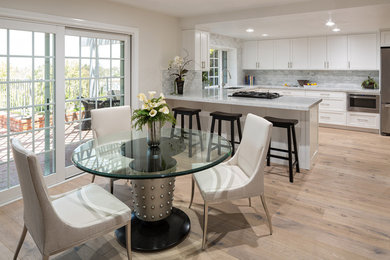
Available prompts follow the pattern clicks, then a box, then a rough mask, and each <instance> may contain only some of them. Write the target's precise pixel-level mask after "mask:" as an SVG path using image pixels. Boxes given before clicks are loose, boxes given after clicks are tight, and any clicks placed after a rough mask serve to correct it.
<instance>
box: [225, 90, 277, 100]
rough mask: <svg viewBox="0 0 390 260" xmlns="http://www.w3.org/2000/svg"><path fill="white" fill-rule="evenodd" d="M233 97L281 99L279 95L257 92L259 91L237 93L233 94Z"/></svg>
mask: <svg viewBox="0 0 390 260" xmlns="http://www.w3.org/2000/svg"><path fill="white" fill-rule="evenodd" d="M232 97H249V98H265V99H274V98H278V97H280V94H279V93H272V92H271V93H270V92H257V91H237V92H234V93H233V94H232Z"/></svg>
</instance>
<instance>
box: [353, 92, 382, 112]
mask: <svg viewBox="0 0 390 260" xmlns="http://www.w3.org/2000/svg"><path fill="white" fill-rule="evenodd" d="M347 108H348V111H356V112H366V113H379V95H367V94H362V93H348V97H347Z"/></svg>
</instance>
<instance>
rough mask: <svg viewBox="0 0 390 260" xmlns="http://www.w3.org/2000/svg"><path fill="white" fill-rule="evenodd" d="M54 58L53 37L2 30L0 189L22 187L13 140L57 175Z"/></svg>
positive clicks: (23, 31) (0, 29)
mask: <svg viewBox="0 0 390 260" xmlns="http://www.w3.org/2000/svg"><path fill="white" fill-rule="evenodd" d="M55 59H56V56H55V34H54V33H49V32H40V31H38V30H37V31H36V30H18V29H10V28H4V27H3V28H0V190H5V189H9V188H11V187H14V186H16V185H18V184H19V181H18V177H17V173H16V167H15V163H14V160H13V155H12V152H11V147H10V144H9V141H10V139H12V138H18V139H19V140H20V141H21V142H22V143H23V144H24V146H25V147H26V148H27V149H28V150H31V151H33V152H35V153H36V154H37V155H38V158H39V160H40V163H41V165H42V168H43V172H44V175H51V174H53V173H54V172H55V161H56V160H55V148H56V142H55V122H56V118H55V112H54V111H55V109H56V106H55V90H56V79H55V62H56V61H55Z"/></svg>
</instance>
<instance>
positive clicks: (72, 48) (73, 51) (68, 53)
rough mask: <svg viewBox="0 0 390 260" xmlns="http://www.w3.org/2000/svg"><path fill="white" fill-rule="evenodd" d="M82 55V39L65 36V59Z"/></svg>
mask: <svg viewBox="0 0 390 260" xmlns="http://www.w3.org/2000/svg"><path fill="white" fill-rule="evenodd" d="M79 55H80V38H79V37H78V36H68V35H65V57H78V56H79Z"/></svg>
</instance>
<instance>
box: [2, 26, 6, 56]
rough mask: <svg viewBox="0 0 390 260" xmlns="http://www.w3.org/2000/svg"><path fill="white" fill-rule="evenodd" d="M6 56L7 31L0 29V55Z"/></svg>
mask: <svg viewBox="0 0 390 260" xmlns="http://www.w3.org/2000/svg"><path fill="white" fill-rule="evenodd" d="M6 54H7V30H6V29H0V55H6Z"/></svg>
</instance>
